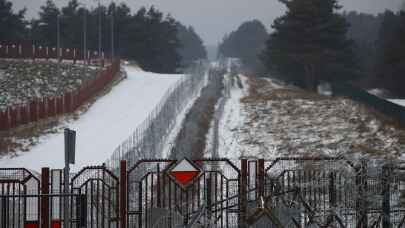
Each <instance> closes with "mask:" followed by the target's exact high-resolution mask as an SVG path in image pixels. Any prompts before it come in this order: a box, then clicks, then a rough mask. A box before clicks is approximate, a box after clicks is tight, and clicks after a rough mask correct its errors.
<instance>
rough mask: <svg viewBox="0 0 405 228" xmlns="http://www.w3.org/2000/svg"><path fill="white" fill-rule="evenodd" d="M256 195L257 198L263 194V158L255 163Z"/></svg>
mask: <svg viewBox="0 0 405 228" xmlns="http://www.w3.org/2000/svg"><path fill="white" fill-rule="evenodd" d="M256 174H257V190H258V193H257V196H258V200H260V198H261V197H263V196H264V159H259V161H258V163H257V170H256Z"/></svg>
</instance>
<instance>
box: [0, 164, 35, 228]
mask: <svg viewBox="0 0 405 228" xmlns="http://www.w3.org/2000/svg"><path fill="white" fill-rule="evenodd" d="M39 188H40V182H39V179H38V178H37V177H36V176H34V175H33V174H32V173H31V172H30V171H28V170H26V169H11V168H10V169H8V168H1V169H0V227H1V228H6V227H7V228H14V227H16V228H17V227H25V226H26V225H28V224H32V225H33V227H38V226H39V216H40V215H39V209H40V203H39V202H40V201H39V190H40V189H39Z"/></svg>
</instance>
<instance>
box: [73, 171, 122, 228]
mask: <svg viewBox="0 0 405 228" xmlns="http://www.w3.org/2000/svg"><path fill="white" fill-rule="evenodd" d="M71 186H72V188H71V191H72V193H73V194H76V195H77V196H79V197H74V198H72V199H71V205H72V207H71V210H70V212H71V218H72V221H71V224H72V227H77V226H78V221H80V218H79V216H83V213H79V211H78V210H79V208H83V206H80V204H85V205H86V206H85V207H84V208H85V212H84V214H85V215H86V216H85V217H86V220H87V224H86V225H87V226H86V227H89V228H93V227H94V228H96V227H97V228H116V227H118V225H119V180H118V178H117V177H116V176H115V175H114V174H113V173H112V172H111V171H109V170H108V169H106V168H105V167H104V166H93V167H86V168H84V169H82V170H81V171H80V172H79V173H77V174H76V175H75V176H74V177H73V178H72V181H71ZM80 196H81V197H82V198H80ZM83 197H84V199H83ZM75 205H76V206H75Z"/></svg>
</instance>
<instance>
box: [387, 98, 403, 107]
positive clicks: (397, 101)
mask: <svg viewBox="0 0 405 228" xmlns="http://www.w3.org/2000/svg"><path fill="white" fill-rule="evenodd" d="M389 101H391V102H392V103H395V104H398V105H401V106H404V107H405V100H401V99H390V100H389Z"/></svg>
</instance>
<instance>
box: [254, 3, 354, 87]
mask: <svg viewBox="0 0 405 228" xmlns="http://www.w3.org/2000/svg"><path fill="white" fill-rule="evenodd" d="M279 1H280V2H282V3H284V4H285V5H286V6H287V12H286V14H285V15H283V16H281V17H279V18H277V19H276V20H275V21H274V24H273V26H272V27H273V29H274V32H273V33H272V34H271V36H270V39H269V40H268V41H267V48H266V50H265V51H264V52H263V54H262V59H263V62H264V63H265V65H266V66H267V67H268V69H269V70H270V71H271V72H272V73H277V74H278V76H279V77H282V78H284V79H287V80H290V81H293V82H295V83H297V84H299V85H303V86H305V87H306V88H308V89H310V90H315V89H316V88H317V85H318V84H319V82H320V81H322V80H324V81H334V80H347V79H353V78H354V77H355V76H356V75H357V74H358V72H357V70H356V64H355V62H356V61H355V57H354V54H353V49H352V46H353V42H352V41H351V40H349V39H347V38H346V32H347V29H348V24H347V22H346V20H345V19H344V17H343V16H341V15H339V14H337V13H336V10H338V9H340V6H339V5H338V3H337V0H279Z"/></svg>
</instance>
